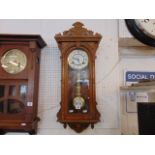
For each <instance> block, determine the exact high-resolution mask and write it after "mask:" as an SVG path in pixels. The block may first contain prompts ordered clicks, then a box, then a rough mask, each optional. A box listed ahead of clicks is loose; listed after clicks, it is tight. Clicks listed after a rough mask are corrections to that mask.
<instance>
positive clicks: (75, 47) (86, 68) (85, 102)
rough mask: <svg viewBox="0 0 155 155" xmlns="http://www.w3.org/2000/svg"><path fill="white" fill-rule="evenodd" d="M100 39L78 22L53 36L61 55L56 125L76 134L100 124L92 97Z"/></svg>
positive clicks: (93, 96)
mask: <svg viewBox="0 0 155 155" xmlns="http://www.w3.org/2000/svg"><path fill="white" fill-rule="evenodd" d="M101 38H102V37H101V35H100V34H98V33H96V34H94V33H93V32H92V31H89V30H87V29H86V28H84V25H83V24H82V23H80V22H76V23H74V24H73V27H72V28H71V29H69V30H68V31H64V32H63V34H60V33H59V34H57V35H55V39H56V41H57V43H58V47H59V49H60V51H61V66H62V72H61V77H62V80H61V108H60V111H59V112H58V114H57V117H58V121H59V122H61V123H63V124H64V127H65V128H66V126H67V124H68V125H69V126H70V127H71V128H72V129H74V130H75V131H76V132H82V131H83V130H84V129H85V128H87V127H88V126H89V125H90V124H91V127H92V128H93V127H94V123H97V122H98V121H99V117H100V114H99V112H98V110H97V108H96V95H95V89H96V88H95V57H96V50H97V48H98V45H99V42H100V40H101Z"/></svg>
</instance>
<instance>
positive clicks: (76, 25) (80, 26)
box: [73, 22, 84, 28]
mask: <svg viewBox="0 0 155 155" xmlns="http://www.w3.org/2000/svg"><path fill="white" fill-rule="evenodd" d="M73 26H74V27H75V28H82V27H83V26H84V24H83V23H81V22H75V23H74V24H73Z"/></svg>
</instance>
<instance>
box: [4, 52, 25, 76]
mask: <svg viewBox="0 0 155 155" xmlns="http://www.w3.org/2000/svg"><path fill="white" fill-rule="evenodd" d="M26 65H27V58H26V55H25V54H24V53H23V52H22V51H21V50H19V49H11V50H9V51H7V52H6V53H5V54H4V55H3V57H2V59H1V66H2V68H3V69H4V70H5V71H6V72H7V73H10V74H17V73H20V72H22V71H23V70H24V69H25V67H26Z"/></svg>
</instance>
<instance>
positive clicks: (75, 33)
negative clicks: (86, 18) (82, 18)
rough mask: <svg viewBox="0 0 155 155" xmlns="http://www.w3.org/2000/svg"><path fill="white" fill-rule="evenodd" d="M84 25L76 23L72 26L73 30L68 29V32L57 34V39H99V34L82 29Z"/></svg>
mask: <svg viewBox="0 0 155 155" xmlns="http://www.w3.org/2000/svg"><path fill="white" fill-rule="evenodd" d="M83 26H84V24H83V23H81V22H76V23H74V24H73V28H70V29H69V30H68V31H64V32H63V35H61V33H59V34H57V35H56V36H55V38H57V37H82V36H84V37H101V35H100V34H99V33H96V34H94V32H93V31H91V30H88V29H86V28H84V27H83Z"/></svg>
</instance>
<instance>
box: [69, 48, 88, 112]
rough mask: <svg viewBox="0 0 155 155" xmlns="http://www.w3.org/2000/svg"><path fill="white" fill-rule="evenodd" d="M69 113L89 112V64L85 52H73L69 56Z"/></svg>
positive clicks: (79, 50)
mask: <svg viewBox="0 0 155 155" xmlns="http://www.w3.org/2000/svg"><path fill="white" fill-rule="evenodd" d="M68 86H69V87H68V112H69V113H83V114H84V113H88V111H89V108H90V107H89V99H90V97H89V62H88V55H87V53H86V52H85V51H83V50H81V49H78V50H73V51H72V52H71V53H70V54H69V56H68Z"/></svg>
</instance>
